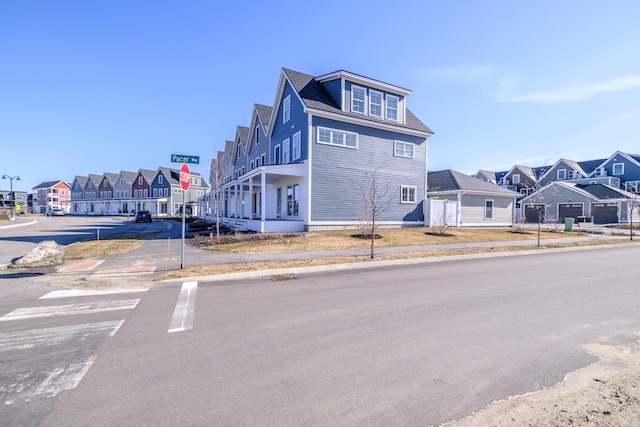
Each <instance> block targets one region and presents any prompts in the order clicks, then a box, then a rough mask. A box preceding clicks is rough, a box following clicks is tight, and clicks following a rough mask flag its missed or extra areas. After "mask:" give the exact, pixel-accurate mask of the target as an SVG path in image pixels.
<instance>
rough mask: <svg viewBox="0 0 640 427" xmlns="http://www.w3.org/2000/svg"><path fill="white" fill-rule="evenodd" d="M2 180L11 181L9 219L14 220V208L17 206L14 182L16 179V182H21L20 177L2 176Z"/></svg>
mask: <svg viewBox="0 0 640 427" xmlns="http://www.w3.org/2000/svg"><path fill="white" fill-rule="evenodd" d="M2 179H8V180H9V194H11V210H10V211H9V217H10V218H11V219H13V207H14V206H15V205H16V197H15V194H13V180H14V179H15V180H16V181H20V177H19V176H17V175H16V176H9V175H2Z"/></svg>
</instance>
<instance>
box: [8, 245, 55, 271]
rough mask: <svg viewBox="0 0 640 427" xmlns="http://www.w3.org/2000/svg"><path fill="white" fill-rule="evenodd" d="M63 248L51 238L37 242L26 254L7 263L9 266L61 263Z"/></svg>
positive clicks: (43, 265) (23, 266)
mask: <svg viewBox="0 0 640 427" xmlns="http://www.w3.org/2000/svg"><path fill="white" fill-rule="evenodd" d="M63 256H64V249H63V248H61V247H60V246H58V244H57V243H56V242H54V241H53V240H45V241H44V242H41V243H39V244H38V245H37V246H36V247H35V248H33V249H32V250H31V251H30V252H29V253H28V254H26V255H25V256H23V257H22V258H19V259H18V260H16V261H14V262H13V264H9V268H33V267H49V266H52V265H60V264H62V257H63Z"/></svg>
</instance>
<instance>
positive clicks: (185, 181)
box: [180, 163, 191, 191]
mask: <svg viewBox="0 0 640 427" xmlns="http://www.w3.org/2000/svg"><path fill="white" fill-rule="evenodd" d="M189 184H191V171H190V170H189V166H188V165H187V164H186V163H183V164H182V167H181V168H180V185H181V186H182V189H183V190H184V191H187V190H188V189H189Z"/></svg>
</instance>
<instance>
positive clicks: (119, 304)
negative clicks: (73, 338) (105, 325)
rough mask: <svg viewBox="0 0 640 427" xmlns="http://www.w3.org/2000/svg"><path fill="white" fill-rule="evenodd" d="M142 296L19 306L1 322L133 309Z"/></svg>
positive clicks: (0, 318) (0, 320)
mask: <svg viewBox="0 0 640 427" xmlns="http://www.w3.org/2000/svg"><path fill="white" fill-rule="evenodd" d="M138 302H140V298H136V299H127V300H120V301H106V302H91V303H84V304H65V305H49V306H45V307H29V308H18V309H16V310H13V311H12V312H11V313H8V314H6V315H4V316H3V317H0V322H5V321H8V320H24V319H33V318H38V317H51V316H68V315H72V314H89V313H99V312H103V311H114V310H131V309H134V308H135V307H136V305H138Z"/></svg>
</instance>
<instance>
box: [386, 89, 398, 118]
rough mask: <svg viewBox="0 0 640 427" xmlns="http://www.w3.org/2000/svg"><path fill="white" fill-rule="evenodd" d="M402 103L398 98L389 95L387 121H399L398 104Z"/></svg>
mask: <svg viewBox="0 0 640 427" xmlns="http://www.w3.org/2000/svg"><path fill="white" fill-rule="evenodd" d="M399 102H400V100H399V98H398V97H397V96H393V95H387V115H386V117H387V119H389V120H398V103H399Z"/></svg>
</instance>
